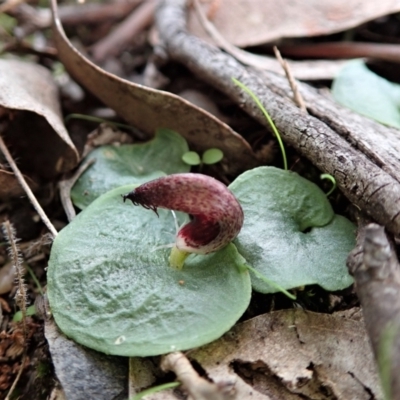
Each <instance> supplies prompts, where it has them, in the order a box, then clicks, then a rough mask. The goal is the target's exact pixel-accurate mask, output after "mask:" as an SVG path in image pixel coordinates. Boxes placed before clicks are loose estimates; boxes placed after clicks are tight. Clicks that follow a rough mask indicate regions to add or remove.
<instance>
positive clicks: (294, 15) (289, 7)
mask: <svg viewBox="0 0 400 400" xmlns="http://www.w3.org/2000/svg"><path fill="white" fill-rule="evenodd" d="M203 7H204V10H205V11H206V12H208V11H209V10H210V14H211V15H210V19H211V21H212V22H213V23H214V25H215V27H216V28H217V29H218V30H219V32H220V33H221V34H222V35H223V36H224V37H225V39H227V40H228V41H229V42H230V43H232V44H234V45H236V46H241V47H245V46H255V45H259V44H263V43H267V42H272V41H276V40H278V39H282V38H288V37H303V36H316V35H327V34H331V33H335V32H340V31H343V30H346V29H350V28H352V27H355V26H357V25H360V24H362V23H364V22H366V21H369V20H372V19H374V18H378V17H381V16H382V15H386V14H391V13H394V12H397V11H399V10H400V2H399V1H398V0H381V1H359V0H325V1H320V0H309V1H302V0H294V1H286V2H279V1H275V0H258V1H254V0H241V1H232V0H219V1H218V2H216V1H215V0H208V1H206V2H203ZM189 31H190V32H191V33H193V34H194V35H196V36H200V37H201V38H202V39H204V40H208V41H210V38H209V36H208V35H207V33H205V31H204V29H203V28H202V27H201V26H200V24H199V22H198V19H197V17H196V15H195V13H194V11H193V9H191V10H190V17H189Z"/></svg>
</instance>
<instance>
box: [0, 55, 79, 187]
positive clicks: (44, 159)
mask: <svg viewBox="0 0 400 400" xmlns="http://www.w3.org/2000/svg"><path fill="white" fill-rule="evenodd" d="M0 109H1V123H2V124H1V128H2V135H3V136H4V139H5V141H6V142H7V144H8V146H9V148H10V150H11V151H12V153H13V155H14V156H16V157H17V159H18V164H19V166H20V167H21V169H22V171H25V172H28V171H29V175H30V176H31V174H32V175H34V176H39V177H43V178H52V177H54V176H55V175H58V174H60V173H62V172H65V171H69V170H70V169H72V168H73V167H74V166H75V165H76V164H77V163H78V159H79V156H78V152H77V150H76V148H75V146H74V144H73V143H72V141H71V139H70V137H69V135H68V132H67V130H66V129H65V127H64V124H63V121H62V116H61V108H60V104H59V99H58V89H57V86H56V84H55V82H54V80H53V78H52V75H51V73H50V72H49V71H48V70H47V69H45V68H44V67H41V66H39V65H37V64H33V63H29V62H23V61H19V60H3V59H1V60H0ZM1 176H2V178H1V179H2V180H1V181H0V183H2V182H4V180H5V179H8V182H10V181H9V177H6V175H5V174H4V173H2V174H1Z"/></svg>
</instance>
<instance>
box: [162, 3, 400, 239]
mask: <svg viewBox="0 0 400 400" xmlns="http://www.w3.org/2000/svg"><path fill="white" fill-rule="evenodd" d="M156 20H157V26H158V30H159V33H160V37H161V39H162V40H163V43H164V46H165V49H166V51H167V53H168V55H169V56H170V57H171V58H172V59H174V60H176V61H179V62H181V63H183V64H184V65H186V66H187V67H188V68H189V69H190V70H191V71H192V72H194V73H195V74H196V75H198V76H199V77H200V78H202V79H203V80H205V81H207V82H208V83H210V84H211V85H213V86H215V87H216V88H218V89H219V90H221V91H222V92H224V93H225V94H226V95H228V96H229V97H230V98H231V99H232V100H233V101H235V102H236V103H237V104H240V105H241V107H243V109H244V110H245V111H246V112H247V113H248V114H250V115H251V116H252V117H254V118H255V119H256V120H258V121H259V122H260V123H261V124H263V125H265V126H266V127H267V128H269V127H268V124H267V122H266V121H265V119H264V117H263V115H262V113H261V111H260V110H259V109H258V108H257V106H256V105H255V104H254V102H253V101H251V99H249V98H248V96H247V95H246V94H245V93H243V92H242V91H241V90H240V89H239V88H238V87H237V86H235V84H234V83H233V82H232V79H231V78H232V77H235V78H236V79H238V80H240V81H241V82H242V83H244V84H245V85H246V86H247V87H248V88H249V89H251V90H252V91H253V92H254V93H256V95H257V96H258V97H259V98H260V100H261V101H262V103H263V104H264V105H265V107H266V109H267V110H268V112H269V114H270V115H271V117H272V119H273V121H274V123H275V124H276V126H277V128H278V129H279V131H280V132H281V135H282V138H283V140H284V141H285V142H286V143H287V144H289V145H291V146H293V147H294V148H295V149H296V150H297V151H298V152H299V153H300V154H302V155H303V156H305V157H307V158H308V159H309V160H311V161H312V162H313V163H314V165H316V166H317V167H318V168H319V169H320V170H321V171H323V172H326V173H329V174H331V175H333V176H334V177H335V179H336V181H337V183H338V186H339V188H340V189H341V190H342V191H343V193H344V194H345V195H346V196H347V198H348V199H349V200H350V201H351V202H352V203H354V204H356V205H357V206H358V207H359V208H361V209H362V210H363V211H365V212H367V213H368V214H369V215H370V216H371V217H373V218H374V219H375V220H376V221H377V222H379V223H380V224H382V225H384V226H385V227H387V229H389V230H390V231H391V232H393V233H394V234H396V235H398V234H400V158H399V157H400V135H399V132H398V131H397V130H396V129H392V128H387V127H384V126H382V125H380V124H378V123H375V122H374V121H371V120H369V119H367V118H364V117H362V116H359V115H357V114H355V113H353V112H351V111H349V110H347V109H344V108H343V107H341V106H339V105H338V104H336V103H335V102H334V101H333V100H332V99H331V98H330V97H329V95H326V94H324V93H323V92H319V91H318V90H316V89H314V88H312V87H311V86H309V85H307V84H305V83H300V84H299V89H300V92H301V94H302V95H303V98H304V99H305V102H306V104H307V108H308V112H309V115H305V114H304V113H302V112H301V111H300V110H299V109H298V108H297V107H296V105H295V104H294V102H293V100H292V99H291V90H290V87H289V84H288V83H287V81H286V80H285V78H282V77H281V76H278V75H276V74H274V73H272V72H268V71H260V70H255V69H252V68H249V67H245V66H243V65H242V64H240V63H239V62H238V61H236V60H235V59H234V58H233V57H231V56H230V55H228V54H225V53H224V52H222V51H221V50H219V49H218V48H216V47H215V46H212V45H209V44H207V43H205V42H204V41H202V40H200V39H198V38H196V37H194V36H192V35H190V34H188V33H187V31H186V1H185V0H168V1H163V2H162V3H161V5H160V7H159V9H158V12H157V16H156Z"/></svg>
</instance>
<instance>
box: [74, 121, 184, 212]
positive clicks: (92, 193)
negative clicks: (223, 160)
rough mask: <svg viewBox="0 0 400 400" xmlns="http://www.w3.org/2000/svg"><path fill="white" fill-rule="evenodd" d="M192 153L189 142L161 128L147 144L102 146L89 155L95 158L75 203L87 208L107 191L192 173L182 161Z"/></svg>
mask: <svg viewBox="0 0 400 400" xmlns="http://www.w3.org/2000/svg"><path fill="white" fill-rule="evenodd" d="M188 150H189V148H188V145H187V142H186V140H185V139H184V138H183V137H182V136H180V135H179V134H177V133H176V132H174V131H171V130H168V129H159V130H157V132H156V135H155V137H154V139H152V140H150V141H149V142H146V143H140V144H129V145H122V146H101V147H99V148H97V149H95V150H93V151H92V152H91V153H89V154H88V156H87V157H86V159H92V158H93V159H95V160H96V162H95V163H94V164H93V165H92V166H90V167H89V168H88V169H87V170H86V171H85V172H84V173H83V174H82V176H81V177H80V178H79V180H78V181H77V183H76V184H75V186H74V187H73V189H72V191H71V198H72V201H73V202H74V204H75V205H76V206H77V207H79V208H81V209H84V208H85V207H87V206H88V205H89V204H90V203H91V202H92V201H93V200H95V199H96V198H97V197H99V196H100V195H102V194H104V193H106V192H107V191H109V190H111V189H113V188H116V187H118V186H123V185H127V184H132V185H133V184H137V183H144V182H147V181H150V180H152V179H156V178H159V177H160V176H163V175H166V174H167V175H168V174H173V173H179V172H188V171H189V170H190V167H189V166H188V165H187V164H185V163H184V162H183V161H182V155H183V154H184V153H186V152H187V151H188Z"/></svg>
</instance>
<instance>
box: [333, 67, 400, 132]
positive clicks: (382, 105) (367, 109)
mask: <svg viewBox="0 0 400 400" xmlns="http://www.w3.org/2000/svg"><path fill="white" fill-rule="evenodd" d="M332 95H333V97H334V98H335V99H336V100H337V101H338V102H339V103H340V104H342V105H344V106H346V107H348V108H350V109H351V110H353V111H356V112H358V113H359V114H362V115H365V116H367V117H369V118H372V119H375V120H376V121H378V122H381V123H382V124H386V125H391V126H394V127H396V128H400V85H398V84H396V83H392V82H389V81H388V80H386V79H384V78H382V77H380V76H379V75H377V74H375V73H374V72H372V71H371V70H370V69H368V68H367V66H366V65H365V63H364V61H363V60H352V61H349V62H348V63H346V64H345V66H344V67H343V68H342V69H341V70H340V72H339V74H338V75H337V76H336V78H335V80H334V81H333V84H332Z"/></svg>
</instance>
